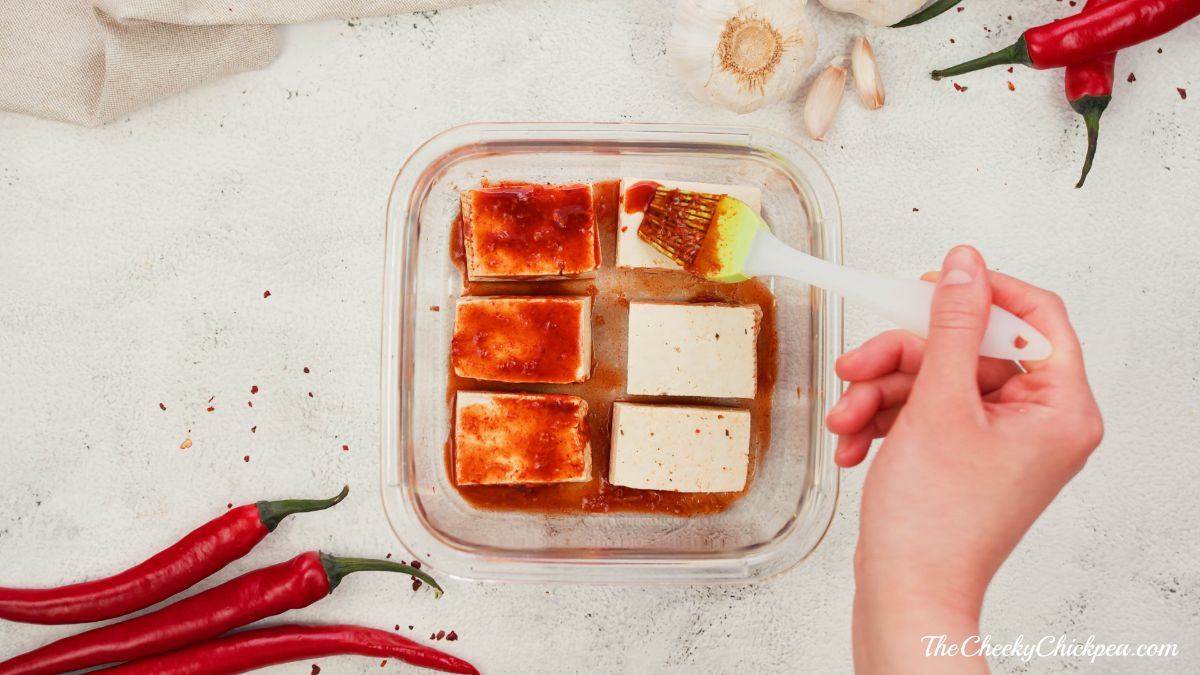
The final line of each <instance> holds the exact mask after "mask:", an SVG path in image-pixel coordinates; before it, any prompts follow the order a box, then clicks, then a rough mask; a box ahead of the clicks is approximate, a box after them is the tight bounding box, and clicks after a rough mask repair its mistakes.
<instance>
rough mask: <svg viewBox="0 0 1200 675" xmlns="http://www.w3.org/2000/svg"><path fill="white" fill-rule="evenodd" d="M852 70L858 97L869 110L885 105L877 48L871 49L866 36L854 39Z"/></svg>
mask: <svg viewBox="0 0 1200 675" xmlns="http://www.w3.org/2000/svg"><path fill="white" fill-rule="evenodd" d="M850 72H851V73H852V74H853V75H854V88H855V89H856V90H858V97H859V98H861V99H862V102H863V105H865V106H867V110H875V109H877V108H881V107H883V99H884V93H883V77H882V76H880V74H879V64H878V63H876V62H875V50H874V49H871V43H870V42H868V41H867V38H865V37H860V38H858V39H857V40H855V41H854V49H853V50H851V52H850Z"/></svg>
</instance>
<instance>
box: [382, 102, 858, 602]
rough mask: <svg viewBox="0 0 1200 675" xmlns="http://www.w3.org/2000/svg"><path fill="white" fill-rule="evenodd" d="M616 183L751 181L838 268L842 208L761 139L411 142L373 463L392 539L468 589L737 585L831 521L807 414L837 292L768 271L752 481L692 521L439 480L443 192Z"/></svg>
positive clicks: (641, 132)
mask: <svg viewBox="0 0 1200 675" xmlns="http://www.w3.org/2000/svg"><path fill="white" fill-rule="evenodd" d="M621 177H638V178H660V179H676V180H688V181H702V182H708V183H727V184H745V185H753V186H757V187H760V188H761V189H762V196H763V206H762V210H763V216H764V217H765V218H766V220H767V221H768V222H769V223H770V224H771V227H772V229H773V230H774V232H775V233H776V234H777V235H778V236H780V238H782V239H783V240H784V241H786V242H787V243H789V244H791V245H792V246H795V247H797V248H799V249H801V250H804V251H807V252H809V253H811V254H813V255H816V256H818V257H821V258H824V259H826V260H830V261H833V262H839V263H840V262H841V216H840V212H839V208H838V202H837V196H836V195H835V193H834V190H833V185H832V184H831V183H830V180H829V177H828V176H827V175H826V173H825V171H824V170H823V169H822V168H821V166H820V165H819V164H818V163H817V161H816V160H815V159H814V158H813V157H812V156H811V155H810V154H809V153H808V152H807V151H805V150H804V149H802V148H801V147H800V146H799V145H797V144H796V143H795V142H793V141H791V140H789V139H787V138H785V137H783V136H780V135H778V134H775V133H772V132H769V131H765V130H760V129H752V128H722V127H711V126H694V125H673V124H570V123H567V124H559V123H555V124H544V123H507V124H471V125H466V126H461V127H456V128H454V129H450V130H448V131H445V132H443V133H441V134H439V135H437V136H435V137H433V138H432V139H430V140H429V141H427V142H426V143H425V144H424V145H422V146H421V147H419V148H418V149H417V150H416V151H415V152H414V153H413V154H412V156H411V157H410V158H409V159H408V161H407V162H406V163H405V164H404V166H403V167H402V168H401V169H400V172H399V173H398V174H397V176H396V180H395V183H394V184H393V186H392V192H391V195H390V196H389V198H388V213H387V236H386V242H385V248H386V251H387V253H386V256H387V259H386V266H385V272H384V293H383V299H384V305H383V345H382V365H383V377H382V389H383V391H382V394H383V395H382V425H381V431H382V448H381V452H382V456H381V462H380V464H381V470H382V491H383V503H384V508H385V512H386V514H387V519H388V522H389V523H390V525H391V527H392V530H393V532H394V533H395V534H396V537H397V539H399V541H400V543H401V544H402V545H403V546H404V547H405V548H406V549H408V551H409V552H410V553H412V554H413V555H414V556H415V557H416V558H418V559H420V560H423V561H425V562H426V563H427V564H428V565H429V566H431V567H433V568H435V569H436V570H437V571H439V572H442V573H446V574H450V575H452V576H456V577H460V578H465V579H474V580H481V581H531V582H548V581H569V582H609V583H647V582H688V583H696V582H728V581H732V582H739V581H751V580H755V579H760V578H763V577H766V576H769V575H772V574H777V573H779V572H782V571H784V570H786V569H788V568H790V567H792V566H793V565H795V564H796V563H798V562H799V561H800V560H802V559H804V558H805V557H806V556H807V555H808V554H809V553H810V552H812V550H813V549H814V548H815V547H816V546H817V544H818V543H819V542H820V540H821V538H822V537H823V536H824V534H825V531H826V529H827V528H828V527H829V523H830V521H831V520H832V518H833V513H834V506H835V502H836V500H837V493H838V470H837V468H836V466H835V465H834V463H833V448H834V443H833V438H832V436H831V435H830V434H829V432H828V431H827V430H826V429H825V426H824V424H823V420H824V416H825V411H826V410H827V409H828V407H829V406H830V405H832V404H833V403H834V401H835V399H836V396H837V393H838V390H837V386H836V379H835V376H834V372H833V363H834V359H835V358H836V357H837V355H838V354H839V353H840V352H841V349H842V308H841V302H840V300H838V299H836V298H834V297H833V296H831V295H829V294H826V293H825V292H824V291H821V290H819V289H815V288H812V287H809V286H807V285H805V284H801V283H798V282H794V281H791V280H787V279H770V280H767V282H768V285H769V287H770V288H771V290H772V292H773V293H774V294H775V297H776V303H777V312H778V314H777V316H778V328H779V333H780V335H779V365H778V369H779V372H778V377H777V380H776V383H775V391H774V394H773V395H774V403H773V408H772V409H773V413H772V422H771V425H772V429H771V443H770V447H769V448H768V449H767V451H766V453H765V454H764V455H763V456H762V457H761V458H760V462H759V465H758V469H757V472H756V474H755V478H754V482H753V485H752V487H751V489H750V490H749V492H748V493H747V494H746V495H745V496H744V497H742V498H741V499H740V500H738V501H737V502H735V503H734V504H733V505H732V506H731V507H730V508H729V509H727V510H725V511H723V512H721V513H718V514H715V515H707V516H697V517H691V518H681V517H676V516H668V515H656V514H641V513H607V514H579V515H561V514H553V515H542V514H533V513H527V512H499V511H484V510H478V509H476V508H474V507H472V506H470V505H469V504H467V503H466V502H465V501H464V500H463V498H462V497H460V496H459V494H458V492H457V491H456V490H455V487H454V486H453V485H452V484H451V483H450V477H449V476H448V475H447V471H446V464H445V452H446V450H445V448H446V441H447V438H448V437H449V433H450V424H451V419H450V408H449V401H450V400H451V399H450V398H449V396H448V394H449V392H447V391H446V388H447V372H448V368H449V364H448V359H449V345H450V338H451V335H452V332H453V324H454V311H453V309H454V304H455V300H456V299H457V297H458V295H459V294H460V293H461V291H462V286H463V284H462V278H461V275H460V273H459V270H458V269H457V268H456V267H455V266H454V264H453V263H452V261H451V257H450V235H451V227H450V226H451V222H452V221H453V219H454V217H455V215H456V214H457V212H458V193H459V190H461V189H465V188H469V187H473V186H477V185H479V182H480V181H481V180H482V179H485V178H486V179H490V180H494V181H498V180H526V181H532V182H542V183H563V182H589V181H596V180H604V179H614V178H621ZM434 306H437V307H439V308H440V309H441V311H433V310H432V309H431V308H432V307H434ZM594 470H596V471H605V470H607V467H604V466H597V467H595V469H594Z"/></svg>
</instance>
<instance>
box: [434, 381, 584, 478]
mask: <svg viewBox="0 0 1200 675" xmlns="http://www.w3.org/2000/svg"><path fill="white" fill-rule="evenodd" d="M587 412H588V406H587V402H586V401H584V400H583V399H581V398H579V397H577V396H567V395H564V394H506V393H498V392H485V391H460V392H458V396H457V399H456V401H455V415H454V418H455V424H454V476H455V482H456V483H457V484H459V485H513V484H522V485H544V484H547V483H563V482H577V481H586V480H589V479H590V478H591V476H592V452H591V442H590V440H589V439H590V433H589V429H588V424H587Z"/></svg>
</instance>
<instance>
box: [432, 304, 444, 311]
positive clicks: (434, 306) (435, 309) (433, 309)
mask: <svg viewBox="0 0 1200 675" xmlns="http://www.w3.org/2000/svg"><path fill="white" fill-rule="evenodd" d="M429 311H431V312H440V311H442V308H441V307H438V306H437V305H430V306H429Z"/></svg>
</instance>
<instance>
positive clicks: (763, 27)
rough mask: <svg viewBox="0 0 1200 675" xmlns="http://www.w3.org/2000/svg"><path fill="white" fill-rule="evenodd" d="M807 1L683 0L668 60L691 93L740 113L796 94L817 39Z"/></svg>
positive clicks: (810, 63) (669, 43)
mask: <svg viewBox="0 0 1200 675" xmlns="http://www.w3.org/2000/svg"><path fill="white" fill-rule="evenodd" d="M805 2H806V0H679V4H677V5H676V6H675V25H674V26H673V27H672V29H671V37H670V38H669V39H668V40H667V57H668V60H669V61H670V62H671V66H672V68H673V69H674V71H675V74H676V75H678V76H679V77H680V78H681V79H682V80H683V81H684V84H686V85H687V87H688V89H689V91H691V92H692V94H693V95H695V96H696V98H698V99H700V100H702V101H711V102H713V103H716V104H719V105H722V106H724V107H726V108H729V109H730V110H732V111H734V112H738V113H747V112H751V111H753V110H758V109H759V108H761V107H762V106H764V105H767V104H770V103H776V102H778V101H781V100H783V99H785V98H788V97H789V96H791V95H792V94H793V93H795V91H796V89H797V88H799V86H800V85H801V84H802V83H803V82H804V76H805V75H806V74H807V73H808V69H809V67H810V66H812V63H813V60H814V59H815V58H816V53H817V36H816V33H815V32H813V29H812V27H811V26H810V25H809V23H808V19H807V18H805V16H804V5H805Z"/></svg>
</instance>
